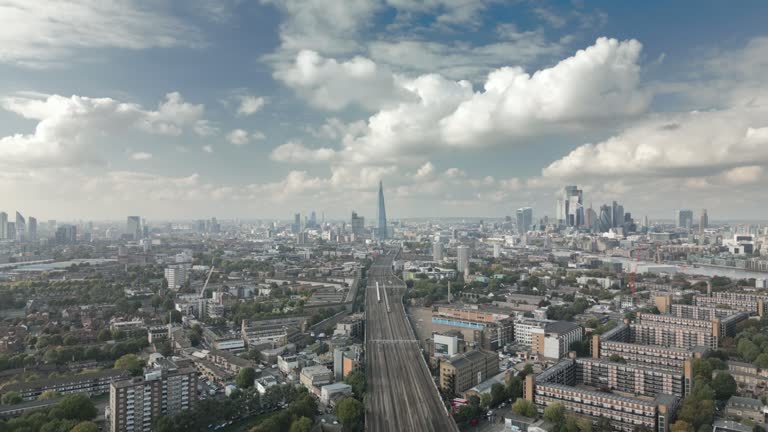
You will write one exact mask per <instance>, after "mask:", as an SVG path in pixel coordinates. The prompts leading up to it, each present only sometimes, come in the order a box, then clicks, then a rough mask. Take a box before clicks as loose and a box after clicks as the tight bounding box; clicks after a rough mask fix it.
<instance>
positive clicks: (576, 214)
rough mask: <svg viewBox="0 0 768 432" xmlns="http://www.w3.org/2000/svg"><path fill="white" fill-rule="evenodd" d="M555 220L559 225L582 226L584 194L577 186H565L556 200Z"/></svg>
mask: <svg viewBox="0 0 768 432" xmlns="http://www.w3.org/2000/svg"><path fill="white" fill-rule="evenodd" d="M557 220H558V222H559V223H560V224H561V225H565V226H571V227H580V226H582V225H584V193H583V192H582V190H581V189H579V188H578V187H577V186H566V187H565V188H564V189H563V192H562V194H561V196H560V198H559V199H558V200H557Z"/></svg>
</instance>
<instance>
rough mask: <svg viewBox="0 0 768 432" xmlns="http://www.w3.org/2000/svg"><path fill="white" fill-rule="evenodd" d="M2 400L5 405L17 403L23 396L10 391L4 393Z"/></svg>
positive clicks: (0, 400)
mask: <svg viewBox="0 0 768 432" xmlns="http://www.w3.org/2000/svg"><path fill="white" fill-rule="evenodd" d="M0 402H2V403H3V405H16V404H17V403H21V396H20V395H19V394H18V393H16V392H15V391H9V392H7V393H5V394H3V397H2V399H0Z"/></svg>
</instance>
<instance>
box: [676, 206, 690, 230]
mask: <svg viewBox="0 0 768 432" xmlns="http://www.w3.org/2000/svg"><path fill="white" fill-rule="evenodd" d="M675 224H676V226H677V228H684V229H691V227H693V211H692V210H678V211H677V212H676V213H675Z"/></svg>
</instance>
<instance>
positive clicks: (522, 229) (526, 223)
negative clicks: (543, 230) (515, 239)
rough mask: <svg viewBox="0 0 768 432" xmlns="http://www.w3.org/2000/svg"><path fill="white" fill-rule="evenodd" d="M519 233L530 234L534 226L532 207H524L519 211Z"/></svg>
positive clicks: (517, 214) (517, 213)
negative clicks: (529, 231)
mask: <svg viewBox="0 0 768 432" xmlns="http://www.w3.org/2000/svg"><path fill="white" fill-rule="evenodd" d="M516 216H517V233H518V234H521V235H522V234H524V233H526V232H528V230H529V229H530V228H531V225H532V224H533V209H532V208H530V207H523V208H519V209H517V212H516Z"/></svg>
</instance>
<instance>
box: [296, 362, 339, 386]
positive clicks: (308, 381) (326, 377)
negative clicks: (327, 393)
mask: <svg viewBox="0 0 768 432" xmlns="http://www.w3.org/2000/svg"><path fill="white" fill-rule="evenodd" d="M299 381H300V382H301V384H302V385H303V386H304V387H306V388H307V389H309V390H312V388H313V387H322V386H324V385H326V384H330V383H331V382H333V371H331V370H330V369H328V368H327V367H325V366H308V367H305V368H303V369H302V370H301V374H300V375H299Z"/></svg>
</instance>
